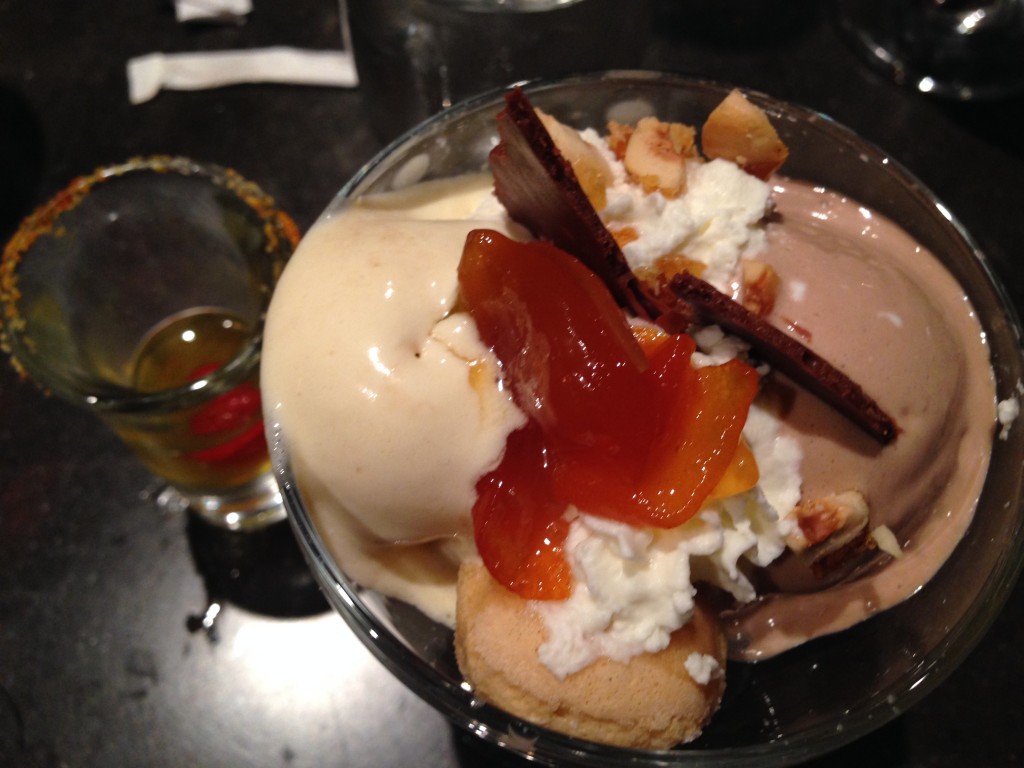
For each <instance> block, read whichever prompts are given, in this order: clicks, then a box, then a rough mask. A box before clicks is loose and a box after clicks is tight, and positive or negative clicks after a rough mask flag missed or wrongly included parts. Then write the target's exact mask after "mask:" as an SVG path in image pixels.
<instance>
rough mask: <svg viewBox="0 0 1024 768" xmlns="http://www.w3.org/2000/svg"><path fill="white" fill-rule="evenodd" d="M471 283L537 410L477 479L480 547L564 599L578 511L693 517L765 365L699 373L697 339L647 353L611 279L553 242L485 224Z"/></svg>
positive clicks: (635, 519)
mask: <svg viewBox="0 0 1024 768" xmlns="http://www.w3.org/2000/svg"><path fill="white" fill-rule="evenodd" d="M459 286H460V290H461V292H462V296H463V300H464V301H465V303H466V305H467V307H468V308H469V311H470V313H471V314H472V316H473V318H474V320H475V322H476V324H477V328H478V330H479V332H480V335H481V337H482V338H483V340H484V342H485V343H487V344H488V345H489V346H491V347H492V348H493V349H494V351H495V353H496V355H497V357H498V359H499V360H500V361H501V365H502V368H503V370H504V376H505V380H506V382H508V383H509V385H510V387H511V391H512V394H513V397H514V398H515V400H516V403H517V405H519V407H520V408H521V409H522V410H523V411H524V412H525V413H526V415H527V416H528V418H529V424H528V426H527V427H526V428H524V429H523V430H520V431H519V432H517V433H515V434H513V435H512V436H511V437H510V438H509V440H508V443H507V445H506V449H505V454H504V457H503V459H502V462H501V464H500V465H499V466H498V467H497V469H495V470H494V471H493V472H491V473H489V474H488V475H486V476H485V477H484V478H482V479H481V480H480V482H479V483H478V486H477V491H478V498H477V502H476V504H475V505H474V508H473V523H474V532H475V536H476V543H477V548H478V550H479V552H480V554H481V557H482V558H483V560H484V563H485V564H486V565H487V567H488V569H489V570H490V572H491V573H492V575H494V577H495V578H496V579H497V580H498V581H499V582H500V583H502V584H504V585H505V586H506V587H508V588H509V589H511V590H513V591H514V592H516V593H518V594H520V595H521V596H523V597H527V598H532V599H559V598H565V597H567V596H568V595H569V593H570V591H571V574H570V572H569V566H568V564H567V563H566V562H565V558H564V554H563V552H562V544H563V543H564V540H565V535H566V533H567V531H568V525H569V524H568V522H567V520H566V519H565V515H564V513H565V511H566V509H567V508H569V507H570V506H575V507H576V508H578V509H580V510H582V511H584V512H587V513H589V514H594V515H600V516H603V517H607V518H611V519H615V520H620V521H623V522H627V523H630V524H633V525H650V526H656V527H664V528H668V527H673V526H676V525H680V524H682V523H684V522H686V520H688V519H689V518H690V517H692V516H693V515H694V514H696V512H697V510H698V509H699V508H700V506H701V505H702V504H703V503H704V501H705V500H706V499H707V497H708V495H709V494H710V493H711V492H712V491H713V490H714V488H715V486H716V485H717V484H718V482H719V481H720V480H721V478H722V477H723V476H724V475H725V473H726V471H727V469H728V468H729V465H730V463H731V462H732V459H733V456H734V454H735V453H736V448H737V445H738V443H739V440H740V432H741V430H742V428H743V424H744V421H745V420H746V414H747V410H748V409H749V406H750V403H751V401H752V400H753V397H754V394H755V392H756V389H757V374H756V372H755V371H754V370H753V369H752V368H750V366H748V365H746V364H744V363H741V362H739V361H733V362H730V363H728V364H726V365H723V366H715V367H709V368H701V369H695V368H693V367H692V365H691V357H692V355H693V352H694V350H695V344H694V341H693V339H692V338H690V337H689V336H685V335H677V336H671V337H669V338H668V339H667V340H665V341H660V340H659V342H658V343H657V344H651V345H649V350H650V358H651V359H650V360H649V361H648V360H647V358H646V357H645V356H644V352H643V349H642V348H641V346H640V345H639V343H638V342H637V341H636V339H635V338H634V336H633V334H632V331H631V330H630V327H629V324H628V323H627V322H626V320H625V318H624V317H623V314H622V310H621V309H620V308H619V307H618V306H617V305H616V304H615V302H614V300H613V299H612V297H611V294H610V293H608V291H607V289H606V288H605V287H604V285H603V284H602V283H601V282H600V281H599V280H598V279H597V277H596V276H595V275H594V274H593V273H592V272H590V270H588V269H587V268H586V267H584V266H583V265H582V264H581V263H580V262H578V261H577V260H576V259H574V258H573V257H572V256H570V255H569V254H567V253H565V252H563V251H561V250H559V249H557V248H555V247H553V246H551V245H549V244H546V243H539V242H532V243H516V242H514V241H512V240H509V239H508V238H505V237H504V236H502V235H500V234H498V233H496V232H490V231H483V230H478V231H475V232H473V233H471V234H470V236H469V237H468V239H467V242H466V248H465V251H464V253H463V258H462V261H461V263H460V265H459Z"/></svg>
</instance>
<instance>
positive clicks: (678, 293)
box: [490, 88, 899, 444]
mask: <svg viewBox="0 0 1024 768" xmlns="http://www.w3.org/2000/svg"><path fill="white" fill-rule="evenodd" d="M737 94H738V92H737ZM739 98H741V99H742V97H739ZM723 104H726V105H727V108H728V109H729V110H730V111H734V112H735V111H737V110H740V111H741V112H743V113H744V114H745V110H743V109H742V107H737V106H736V102H735V99H734V100H733V101H732V102H730V99H729V98H727V99H726V101H725V102H723ZM758 112H759V110H758ZM497 123H498V133H499V135H500V138H501V140H500V142H499V143H498V145H497V146H496V147H495V148H494V149H493V150H492V151H491V155H490V163H491V169H492V172H493V175H494V190H495V194H496V195H497V197H498V200H499V201H500V202H501V203H502V205H504V206H505V209H506V210H507V211H508V213H509V215H510V216H511V217H512V218H513V219H514V220H515V221H517V222H519V223H520V224H522V225H523V226H525V227H527V228H528V229H529V230H530V231H531V232H532V233H533V234H534V235H535V236H536V237H539V238H541V239H544V240H548V241H550V242H552V243H554V244H555V245H556V246H558V247H559V248H561V249H562V250H564V251H567V252H569V253H571V254H573V255H574V256H575V257H576V258H578V259H579V260H580V261H582V262H583V263H584V264H586V266H587V267H589V268H590V269H591V270H593V272H594V273H595V274H597V276H598V277H599V278H601V280H602V281H603V282H604V283H605V285H606V286H607V287H608V289H609V290H610V291H611V293H612V295H613V296H614V297H615V299H616V301H618V303H619V304H620V306H622V307H623V308H625V309H627V310H629V311H631V312H633V313H634V314H635V315H637V316H639V317H641V318H644V319H647V320H650V321H652V322H656V323H657V324H658V325H660V326H661V327H662V328H664V329H665V330H666V331H667V332H669V333H680V332H682V331H684V330H686V328H687V327H689V326H691V325H693V324H694V323H702V324H708V323H715V324H718V325H720V326H721V327H723V329H725V330H727V331H728V332H730V333H733V334H735V335H736V336H739V337H740V338H743V339H744V340H745V341H747V342H748V343H749V344H750V345H751V346H752V348H753V349H754V350H755V352H756V353H757V354H758V355H760V356H761V357H763V358H764V359H765V360H766V361H767V362H769V363H771V364H772V365H774V366H776V367H777V368H779V370H781V371H782V372H783V373H785V374H786V375H788V376H789V377H790V378H791V379H793V380H794V381H795V382H796V383H798V384H800V385H801V386H803V387H805V388H806V389H807V390H808V391H810V392H812V393H813V394H815V395H817V396H818V397H821V398H822V399H823V400H824V401H825V402H827V403H829V404H830V405H831V406H832V407H834V408H836V410H838V411H839V412H840V413H842V414H843V415H845V416H846V417H847V418H849V419H851V420H852V421H853V422H854V423H855V424H857V425H858V426H859V427H860V428H861V429H863V430H864V431H865V432H867V433H868V434H869V435H871V436H872V437H873V438H875V439H876V440H878V441H879V442H880V443H882V444H887V443H890V442H892V441H893V440H894V439H895V438H896V436H897V435H898V434H899V427H898V426H897V425H896V422H895V421H894V420H893V418H892V417H891V416H889V415H888V414H887V413H885V411H884V410H882V408H881V407H880V406H879V405H878V404H877V403H876V402H875V401H874V400H873V399H872V398H871V397H870V396H869V395H867V394H866V393H865V392H864V391H863V389H862V388H861V387H860V386H859V385H858V384H857V383H856V382H854V381H853V380H852V379H850V377H848V376H847V375H846V374H844V373H843V372H842V371H840V370H839V369H838V368H836V367H835V366H833V365H832V364H831V363H829V362H828V361H827V360H825V359H824V358H822V357H821V356H820V355H817V354H816V353H814V352H813V351H811V350H810V349H809V348H808V347H806V346H805V345H804V344H802V343H801V342H800V341H798V340H797V339H795V338H793V337H791V336H788V335H786V334H784V333H782V332H781V331H779V330H778V329H776V328H775V327H774V326H772V325H771V324H770V323H768V322H766V321H764V320H763V319H761V318H760V317H758V316H757V315H755V314H754V313H752V312H750V311H749V310H747V309H745V308H744V307H743V306H742V305H741V304H739V303H737V302H735V301H733V299H732V298H731V297H729V296H727V295H726V294H724V293H721V292H720V291H718V290H717V289H715V288H714V287H713V286H711V285H710V284H708V283H706V282H705V281H703V280H701V279H700V278H698V277H696V276H694V275H692V274H688V273H687V272H683V273H681V274H679V275H677V276H675V277H673V278H672V280H671V282H670V283H669V284H668V285H667V286H666V285H658V284H652V283H650V282H648V281H643V280H640V279H639V278H637V276H636V275H635V274H634V273H633V271H632V270H631V269H630V267H629V264H628V263H627V262H626V258H625V256H624V255H623V253H622V250H621V249H620V247H619V245H618V243H617V242H616V240H615V237H614V236H613V235H612V234H611V233H610V232H609V231H608V229H607V227H605V225H604V222H602V220H601V217H600V216H599V215H598V213H597V211H596V210H595V208H594V206H593V204H592V203H591V202H590V199H589V198H588V197H587V195H586V193H585V192H584V190H583V188H582V187H581V185H580V183H579V181H578V180H577V178H576V174H575V173H574V171H573V168H572V165H571V164H570V163H569V161H568V160H566V159H565V158H564V156H563V155H562V153H561V152H560V151H559V149H558V147H557V146H556V144H555V142H554V140H553V139H552V137H551V135H550V133H549V132H548V130H547V129H546V128H545V126H544V123H543V122H542V120H541V118H540V116H539V115H538V113H537V111H536V110H535V109H534V107H533V105H532V104H531V103H530V101H529V99H528V98H527V97H526V95H525V94H524V93H523V91H522V90H521V89H518V88H516V89H513V90H512V91H510V92H509V93H508V94H506V96H505V109H503V110H502V111H501V112H500V113H499V115H498V119H497ZM761 135H762V134H755V138H757V141H758V142H761V139H760V138H759V137H760V136H761ZM703 136H704V139H705V141H707V133H706V132H705V134H703ZM737 141H739V139H738V138H737V137H736V136H731V137H730V139H729V140H728V141H725V142H722V143H723V147H721V148H719V149H718V151H719V152H721V153H723V154H726V153H727V154H730V155H731V156H732V157H733V158H734V159H737V160H739V161H740V164H741V165H743V164H744V162H745V161H746V158H744V157H743V156H742V153H740V152H739V150H738V149H737V148H736V142H737ZM762 143H763V142H762ZM766 146H767V149H764V148H763V147H762V148H761V149H758V148H754V151H753V152H751V154H752V155H757V156H758V157H759V158H763V157H764V156H765V155H767V156H768V158H769V159H768V160H767V161H765V160H762V159H759V160H758V162H756V163H755V164H751V165H747V166H745V167H746V168H747V170H748V171H750V172H754V173H755V174H756V175H758V176H767V175H770V174H771V173H772V172H773V171H774V170H775V169H776V168H777V166H778V164H781V162H782V161H783V160H784V159H785V157H786V154H785V152H784V151H783V150H784V146H783V150H779V149H778V147H777V145H776V144H774V143H773V142H770V141H769V142H768V143H767V145H766ZM773 163H774V165H773Z"/></svg>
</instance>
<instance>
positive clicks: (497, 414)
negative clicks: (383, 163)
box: [262, 206, 524, 543]
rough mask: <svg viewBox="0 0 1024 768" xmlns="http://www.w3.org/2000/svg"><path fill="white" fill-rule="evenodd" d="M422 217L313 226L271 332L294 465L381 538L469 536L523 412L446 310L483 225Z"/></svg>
mask: <svg viewBox="0 0 1024 768" xmlns="http://www.w3.org/2000/svg"><path fill="white" fill-rule="evenodd" d="M438 214H439V212H437V211H434V212H433V213H432V215H435V216H437V215H438ZM415 216H416V213H415V209H414V208H411V209H410V210H407V211H405V212H403V214H402V215H401V216H396V215H395V214H394V213H392V212H387V211H381V210H373V209H369V208H360V207H358V206H356V207H353V208H351V209H349V210H348V211H346V212H345V213H344V214H343V215H341V216H339V217H337V218H336V220H329V221H327V222H324V223H322V224H321V225H319V226H317V227H315V228H314V229H313V230H312V231H311V232H310V233H309V235H308V236H307V237H306V238H305V239H304V240H303V241H302V245H301V246H300V248H299V249H298V251H297V252H296V254H295V256H294V257H293V259H292V261H291V263H290V264H289V266H288V269H287V270H286V272H285V274H284V276H283V278H282V279H281V282H280V283H279V285H278V287H277V294H276V295H275V300H274V303H273V306H272V308H271V311H270V314H269V317H268V320H267V328H266V350H267V352H266V355H267V357H266V359H265V361H264V365H263V380H262V385H263V388H264V391H265V398H266V399H267V402H268V408H269V413H270V415H271V418H272V420H273V421H275V422H279V423H281V424H283V425H284V433H285V435H286V440H287V447H288V451H289V455H290V458H291V461H292V462H293V464H294V465H296V467H301V469H302V472H303V475H304V479H308V481H309V483H310V485H311V486H312V487H315V488H318V489H320V493H322V494H324V495H326V496H327V497H329V499H330V501H331V502H332V503H333V504H336V505H337V506H338V507H339V508H341V509H343V510H344V511H345V512H347V513H348V514H349V515H351V516H352V517H353V518H354V519H355V520H356V521H358V524H359V525H360V526H361V528H362V529H363V532H364V533H365V534H367V536H368V538H370V539H375V540H378V541H379V542H382V543H385V542H386V543H395V542H420V541H426V540H431V539H438V538H443V537H450V536H453V535H455V534H459V533H468V532H469V531H470V520H469V515H468V510H469V509H471V508H472V506H473V501H474V499H475V498H476V491H475V487H474V486H475V483H476V481H477V479H478V478H479V477H480V476H481V475H482V474H484V473H485V472H486V471H488V470H489V469H491V468H492V467H493V466H494V465H495V464H496V463H497V462H498V460H499V459H500V457H501V454H502V451H503V450H504V446H505V440H506V438H507V437H508V434H509V433H510V432H511V431H512V430H513V429H515V428H517V427H519V426H521V424H522V423H523V418H524V417H523V416H522V414H521V413H520V412H519V410H518V409H517V408H516V406H515V405H514V404H513V403H512V400H511V397H510V396H509V395H508V393H507V392H505V391H503V390H502V389H501V388H500V387H498V386H496V384H495V382H496V381H497V378H498V368H497V361H496V360H495V359H494V357H493V354H492V353H491V352H490V350H488V349H487V347H485V346H484V345H483V344H482V343H481V341H480V339H479V337H478V336H477V333H476V330H475V326H474V325H473V323H472V322H471V321H469V320H468V317H467V316H466V315H464V314H461V313H457V312H456V313H452V304H453V302H454V301H455V299H456V296H457V293H458V286H457V279H456V266H457V265H458V261H459V258H460V257H461V254H462V247H463V244H464V242H465V238H466V234H467V232H468V231H469V230H470V229H472V228H473V227H475V226H480V225H481V224H480V222H478V221H472V220H466V219H462V220H457V219H444V218H437V219H435V220H432V221H424V220H417V219H416V218H415ZM382 217H384V218H383V219H382ZM382 221H383V222H384V223H382ZM487 224H488V225H489V226H492V227H493V226H494V222H487ZM352 254H358V257H354V256H353V255H352ZM310 318H315V319H316V320H315V326H313V325H311V324H310Z"/></svg>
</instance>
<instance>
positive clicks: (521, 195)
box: [490, 88, 693, 331]
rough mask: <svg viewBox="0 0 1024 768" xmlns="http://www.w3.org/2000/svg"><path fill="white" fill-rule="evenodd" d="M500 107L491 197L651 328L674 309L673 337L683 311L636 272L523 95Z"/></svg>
mask: <svg viewBox="0 0 1024 768" xmlns="http://www.w3.org/2000/svg"><path fill="white" fill-rule="evenodd" d="M505 104H506V106H505V109H503V110H502V111H501V112H499V113H498V118H497V122H498V134H499V136H500V137H501V142H500V143H499V144H498V145H497V146H496V147H494V149H492V150H491V154H490V163H491V171H492V173H493V175H494V192H495V194H496V195H497V197H498V200H500V201H501V203H502V205H504V206H505V210H507V211H508V213H509V215H510V216H511V217H512V219H514V220H515V221H517V222H518V223H520V224H522V225H523V226H525V227H526V228H527V229H529V230H530V232H532V233H533V235H534V236H535V237H538V238H540V239H542V240H548V241H550V242H551V243H553V244H554V245H556V246H558V247H559V248H561V249H562V250H563V251H566V252H567V253H571V254H572V255H573V256H575V257H576V258H577V259H579V260H580V261H582V262H583V263H584V264H586V266H587V267H588V268H589V269H590V270H591V271H592V272H594V273H595V274H596V275H597V276H598V277H600V278H601V280H602V282H604V284H605V285H606V286H607V287H608V290H610V291H611V293H612V295H613V296H614V297H615V300H616V301H617V302H618V303H619V305H620V306H622V307H624V308H626V309H627V310H629V311H631V312H632V313H633V314H635V315H637V316H638V317H643V318H645V319H647V320H650V321H652V322H656V321H657V320H658V318H659V317H660V316H661V315H663V314H666V313H667V312H669V311H670V310H672V311H673V314H672V315H666V319H667V318H668V317H669V316H671V317H673V318H674V322H675V323H676V325H677V326H678V327H677V328H675V329H674V330H675V331H679V330H682V329H683V328H685V327H686V326H687V325H689V324H690V322H691V321H692V319H693V318H692V315H691V312H690V309H689V308H688V307H686V306H680V305H679V304H680V303H679V302H678V301H677V300H676V299H675V297H674V296H672V295H671V294H665V295H664V296H659V295H657V294H655V293H654V292H653V291H652V290H651V289H650V288H649V287H648V286H646V285H644V284H643V283H642V282H641V281H640V280H639V279H637V277H636V275H634V274H633V271H632V270H631V269H630V268H629V264H628V263H627V262H626V257H625V256H623V254H622V250H621V249H620V248H619V245H618V243H616V242H615V238H614V237H613V236H612V234H611V232H609V231H608V228H607V227H605V225H604V222H602V221H601V217H600V216H599V215H598V213H597V211H595V210H594V206H593V205H591V203H590V200H589V199H587V196H586V194H585V193H584V192H583V188H582V187H581V186H580V183H579V181H578V180H577V179H576V174H575V173H574V172H573V170H572V165H570V164H569V161H568V160H566V159H565V158H564V157H563V156H562V153H561V152H559V150H558V148H557V147H556V146H555V143H554V141H552V139H551V135H550V134H549V133H548V131H547V129H546V128H545V127H544V124H543V123H542V122H541V121H540V118H539V117H538V116H537V113H536V112H535V111H534V109H533V105H531V104H530V102H529V100H528V99H527V98H526V95H525V94H524V93H523V92H522V90H520V89H518V88H516V89H514V90H512V91H510V92H509V93H508V94H507V95H506V96H505ZM676 315H682V316H681V317H678V318H677V317H676Z"/></svg>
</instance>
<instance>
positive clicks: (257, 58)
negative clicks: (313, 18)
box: [128, 47, 359, 104]
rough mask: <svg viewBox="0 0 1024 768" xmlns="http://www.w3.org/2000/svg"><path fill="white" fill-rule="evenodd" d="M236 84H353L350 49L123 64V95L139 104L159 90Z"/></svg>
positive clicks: (177, 56) (165, 56) (260, 51)
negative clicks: (125, 90)
mask: <svg viewBox="0 0 1024 768" xmlns="http://www.w3.org/2000/svg"><path fill="white" fill-rule="evenodd" d="M238 83H293V84H298V85H328V86H340V87H345V88H354V87H355V86H357V85H358V84H359V78H358V76H357V75H356V66H355V61H354V60H353V58H352V54H351V53H350V52H349V51H307V50H299V49H296V48H285V47H275V48H255V49H250V50H243V51H209V52H204V53H150V54H147V55H145V56H139V57H137V58H134V59H131V60H130V61H129V62H128V98H129V99H130V100H131V103H132V104H141V103H142V102H144V101H148V100H149V99H152V98H153V97H154V96H156V95H157V94H158V93H159V92H160V90H161V89H169V90H176V91H192V90H201V89H204V88H219V87H221V86H225V85H235V84H238Z"/></svg>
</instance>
